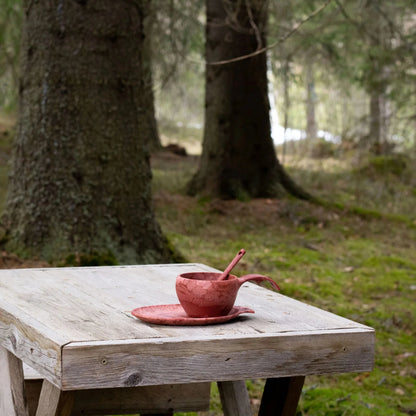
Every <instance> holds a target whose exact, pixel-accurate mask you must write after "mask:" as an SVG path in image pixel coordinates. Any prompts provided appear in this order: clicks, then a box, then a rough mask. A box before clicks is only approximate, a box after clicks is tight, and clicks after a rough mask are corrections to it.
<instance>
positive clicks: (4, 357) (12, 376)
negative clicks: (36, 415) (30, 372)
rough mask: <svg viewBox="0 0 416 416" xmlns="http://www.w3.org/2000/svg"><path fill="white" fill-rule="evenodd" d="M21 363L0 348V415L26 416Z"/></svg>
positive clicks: (26, 408) (26, 409)
mask: <svg viewBox="0 0 416 416" xmlns="http://www.w3.org/2000/svg"><path fill="white" fill-rule="evenodd" d="M28 414H29V413H28V407H27V403H26V397H25V393H24V379H23V367H22V362H21V361H20V360H19V359H18V358H17V357H16V356H15V355H14V354H12V353H11V352H9V351H8V350H6V349H5V348H3V347H1V346H0V415H7V416H28Z"/></svg>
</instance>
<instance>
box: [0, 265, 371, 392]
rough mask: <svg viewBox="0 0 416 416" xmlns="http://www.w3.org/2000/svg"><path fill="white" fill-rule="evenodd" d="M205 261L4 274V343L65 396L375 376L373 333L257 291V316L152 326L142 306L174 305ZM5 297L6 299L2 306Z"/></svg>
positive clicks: (245, 299) (252, 297)
mask: <svg viewBox="0 0 416 416" xmlns="http://www.w3.org/2000/svg"><path fill="white" fill-rule="evenodd" d="M190 271H215V270H214V269H212V268H210V267H208V266H204V265H200V264H182V265H181V264H174V265H147V266H116V267H90V268H58V269H28V270H0V345H3V346H4V347H6V348H7V349H8V350H10V351H13V353H15V354H16V356H17V357H19V358H21V359H22V360H23V361H24V362H27V363H28V364H30V365H31V366H32V367H33V368H35V369H36V370H37V371H38V372H39V373H40V374H41V375H42V377H45V378H46V379H48V380H49V381H50V382H51V383H53V384H54V385H56V386H57V387H59V388H62V389H63V390H72V389H96V388H113V387H138V386H150V385H159V384H164V385H166V384H183V383H194V382H209V381H213V380H215V381H217V380H218V381H233V380H242V379H246V378H267V377H286V376H303V375H308V374H325V373H337V372H350V371H354V372H355V371H369V370H371V369H372V366H373V360H374V330H373V329H372V328H369V327H367V326H365V325H361V324H359V323H356V322H353V321H350V320H348V319H345V318H342V317H339V316H337V315H334V314H332V313H329V312H326V311H323V310H321V309H318V308H316V307H314V306H311V305H307V304H305V303H302V302H299V301H297V300H295V299H291V298H288V297H286V296H283V295H280V294H278V293H276V292H273V291H271V290H268V289H265V288H262V287H260V286H258V285H256V284H252V283H246V284H244V285H243V286H242V287H241V289H240V291H239V294H238V296H237V301H236V304H237V305H240V306H247V307H250V308H252V309H254V310H255V314H250V315H242V316H241V317H240V318H238V319H236V320H235V321H232V322H229V323H225V324H218V325H207V326H197V327H181V326H168V325H151V324H147V323H144V322H142V321H140V320H138V319H136V318H134V317H133V316H132V315H131V313H130V312H131V310H132V309H134V308H137V307H139V306H148V305H157V304H170V303H178V299H177V297H176V293H175V279H176V276H177V275H178V274H180V273H184V272H190ZM6 299H7V301H6Z"/></svg>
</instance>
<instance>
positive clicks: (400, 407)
mask: <svg viewBox="0 0 416 416" xmlns="http://www.w3.org/2000/svg"><path fill="white" fill-rule="evenodd" d="M170 162H172V161H170ZM330 163H331V166H330V167H329V168H328V169H326V168H325V163H323V162H322V161H319V160H315V161H308V167H307V168H306V167H302V168H301V167H299V165H296V164H294V165H293V166H288V169H289V171H290V172H291V174H292V175H293V176H294V177H295V178H296V180H297V181H298V182H299V183H300V184H301V185H302V186H305V187H306V189H307V190H308V191H309V192H311V193H313V194H315V195H317V196H318V197H319V198H321V199H322V200H323V201H327V203H326V204H322V205H321V206H319V205H316V204H311V203H308V202H303V201H298V200H293V199H283V200H272V199H262V200H251V201H246V202H241V201H219V200H211V199H209V198H201V199H198V198H190V197H187V196H186V195H185V194H184V192H183V189H184V188H185V184H186V182H187V180H189V178H190V177H191V173H192V169H195V167H196V165H195V161H192V160H187V159H177V160H176V163H173V165H174V166H173V165H172V163H167V164H163V163H158V164H154V171H155V177H156V181H155V183H154V187H155V204H156V210H157V216H158V220H159V222H160V224H161V225H162V228H163V230H164V232H165V233H166V234H167V235H168V237H169V239H170V241H171V242H172V243H173V244H174V245H175V247H177V248H178V249H179V250H180V251H181V253H182V254H183V255H184V256H185V257H186V258H187V260H188V261H191V262H201V263H205V264H209V265H210V266H213V267H216V268H218V269H223V268H224V267H225V266H226V265H227V264H228V262H229V260H230V258H231V257H233V256H234V254H235V253H236V252H237V251H238V250H239V249H240V248H242V247H244V248H245V249H246V250H247V254H246V256H245V257H244V258H243V259H242V260H241V262H240V263H239V264H238V266H237V268H236V269H235V271H236V274H237V275H242V274H245V273H253V272H256V273H262V274H266V275H269V276H271V277H272V278H274V279H275V280H276V281H277V282H278V283H279V285H280V286H281V288H282V291H281V293H283V294H285V295H288V296H291V297H294V298H296V299H299V300H301V301H304V302H307V303H310V304H313V305H315V306H318V307H321V308H323V309H326V310H329V311H331V312H334V313H336V314H339V315H341V316H344V317H346V318H349V319H352V320H355V321H358V322H360V323H363V324H366V325H369V326H372V327H374V328H375V330H376V359H375V366H374V370H373V371H372V372H368V373H352V374H339V375H328V376H314V377H307V378H306V383H305V386H304V389H303V392H302V396H301V400H300V404H299V407H298V412H297V415H298V416H306V415H309V416H318V415H324V416H341V415H343V416H348V415H351V416H352V415H360V416H361V415H363V416H366V415H381V416H393V415H395V416H404V415H415V414H416V399H415V398H416V354H415V349H414V345H415V336H416V325H415V323H414V317H415V316H416V302H415V301H416V257H415V254H414V253H415V246H416V244H415V243H416V227H414V226H412V225H415V224H416V222H415V218H416V217H415V211H414V209H413V210H412V209H411V207H412V206H413V207H414V206H415V203H416V196H415V192H414V188H413V182H412V180H413V179H412V178H409V177H408V178H407V179H406V181H401V178H400V176H397V174H396V173H394V174H391V175H390V174H388V176H387V177H386V176H385V175H384V174H381V173H379V174H376V173H374V172H373V173H372V174H371V175H369V174H368V171H367V170H366V169H364V170H359V169H356V168H355V167H350V169H348V166H346V164H345V163H344V162H341V161H340V162H339V163H338V164H337V162H336V161H334V160H332V161H331V162H330ZM179 167H181V168H179ZM366 174H368V175H369V176H365V175H366ZM370 176H371V178H370ZM171 189H174V190H175V191H174V192H171ZM247 384H248V388H249V393H250V398H251V404H252V408H253V414H256V412H257V410H258V406H259V403H260V400H261V392H262V388H263V380H249V381H248V382H247ZM221 414H222V411H221V406H220V402H219V395H218V391H217V389H216V387H215V385H213V389H212V403H211V409H210V411H209V412H202V413H199V415H206V416H208V415H209V416H218V415H221ZM187 415H188V416H190V415H195V413H193V414H192V413H189V414H187Z"/></svg>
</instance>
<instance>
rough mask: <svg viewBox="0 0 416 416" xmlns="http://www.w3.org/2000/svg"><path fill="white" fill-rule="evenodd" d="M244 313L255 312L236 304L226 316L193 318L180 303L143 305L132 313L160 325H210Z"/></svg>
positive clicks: (143, 319)
mask: <svg viewBox="0 0 416 416" xmlns="http://www.w3.org/2000/svg"><path fill="white" fill-rule="evenodd" d="M242 313H254V311H253V310H252V309H250V308H245V307H244V306H234V307H233V308H232V309H231V311H230V313H229V314H228V315H225V316H213V317H209V318H191V317H190V316H188V315H187V314H186V312H185V311H184V310H183V308H182V306H181V305H180V304H177V305H174V304H172V305H153V306H143V307H141V308H136V309H134V310H132V311H131V314H132V315H133V316H135V317H136V318H139V319H141V320H142V321H145V322H149V323H151V324H158V325H209V324H219V323H222V322H227V321H230V320H231V319H234V318H236V317H237V316H238V315H240V314H242Z"/></svg>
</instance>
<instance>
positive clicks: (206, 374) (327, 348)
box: [62, 329, 374, 390]
mask: <svg viewBox="0 0 416 416" xmlns="http://www.w3.org/2000/svg"><path fill="white" fill-rule="evenodd" d="M62 359H63V378H62V386H63V387H62V388H63V389H64V390H71V389H90V388H98V387H134V386H145V385H156V384H176V383H190V382H204V381H212V380H218V381H221V380H241V379H246V378H268V377H286V376H302V375H310V374H326V373H342V372H352V371H370V370H371V369H372V367H373V362H374V332H373V331H367V330H363V329H361V330H358V329H352V330H349V331H347V330H339V331H336V330H334V331H329V332H326V333H322V332H319V331H317V332H313V331H311V332H304V333H296V334H293V333H287V334H278V335H276V336H261V335H258V336H253V337H243V338H241V337H238V336H237V337H235V338H232V337H230V336H224V337H214V338H205V339H203V338H197V339H195V340H189V339H187V338H184V339H175V340H172V339H164V340H159V339H157V340H153V341H150V340H148V341H141V342H139V341H134V340H131V341H125V342H114V341H113V342H108V343H100V342H95V343H70V344H68V345H66V346H65V347H64V349H63V354H62ZM89 374H96V375H97V377H96V378H92V377H88V375H89Z"/></svg>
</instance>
